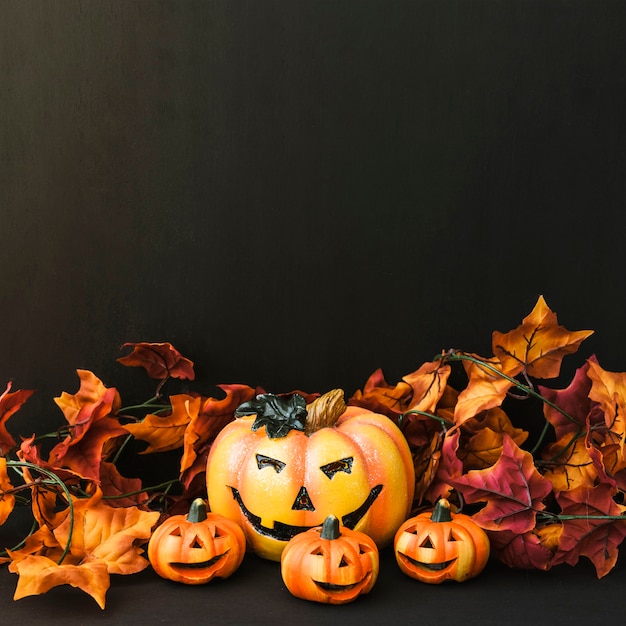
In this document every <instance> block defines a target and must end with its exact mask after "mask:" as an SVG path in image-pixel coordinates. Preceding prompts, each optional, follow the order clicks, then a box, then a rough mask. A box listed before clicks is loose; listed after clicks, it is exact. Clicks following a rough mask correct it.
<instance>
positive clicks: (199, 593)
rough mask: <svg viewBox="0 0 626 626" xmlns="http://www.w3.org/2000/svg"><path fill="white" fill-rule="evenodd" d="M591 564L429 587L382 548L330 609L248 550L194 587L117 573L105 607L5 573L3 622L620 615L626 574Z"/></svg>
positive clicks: (564, 620)
mask: <svg viewBox="0 0 626 626" xmlns="http://www.w3.org/2000/svg"><path fill="white" fill-rule="evenodd" d="M587 565H588V563H585V562H581V564H580V565H579V566H577V567H576V568H570V567H564V568H556V569H553V570H551V571H549V572H538V571H523V570H511V569H508V568H506V567H505V566H503V565H502V564H500V563H499V562H490V563H488V564H487V567H486V568H485V570H484V571H483V573H482V574H481V575H480V576H479V577H478V578H475V579H473V580H470V581H466V582H465V583H460V584H459V583H452V582H450V583H443V584H441V585H426V584H423V583H419V582H417V581H415V580H413V579H411V578H408V577H407V576H405V575H404V574H402V573H401V572H400V570H399V569H398V567H397V566H396V563H395V560H394V557H393V552H392V551H391V550H383V551H382V553H381V568H380V573H379V578H378V581H377V583H376V585H375V586H374V589H373V590H372V591H371V592H370V593H369V594H368V595H366V596H361V597H359V598H357V599H356V600H355V601H354V602H352V603H350V604H345V605H341V606H330V605H325V604H318V603H314V602H308V601H305V600H300V599H298V598H295V597H293V596H292V595H291V594H290V593H289V592H288V591H287V589H286V588H285V586H284V584H283V582H282V579H281V576H280V566H279V565H278V564H277V563H274V562H271V561H265V560H262V559H259V558H257V557H254V556H247V557H246V558H245V559H244V561H243V563H242V565H241V567H240V568H239V570H237V572H236V573H235V574H233V576H232V577H231V578H229V579H226V580H214V581H212V582H210V583H208V584H207V585H202V586H185V585H181V584H178V583H173V582H170V581H166V580H163V579H161V578H159V577H158V576H157V575H156V574H155V573H154V572H153V571H152V570H146V571H144V572H142V573H140V574H135V575H132V576H113V577H112V580H111V588H110V589H109V591H108V593H107V605H106V609H105V610H104V611H102V610H101V609H100V608H99V607H98V606H97V604H96V603H95V602H94V601H93V600H92V599H91V598H90V597H89V596H88V595H86V594H84V593H83V592H81V591H79V590H77V589H72V588H71V587H58V588H56V589H53V590H51V591H49V592H48V593H46V594H45V595H42V596H36V597H35V596H34V597H29V598H24V599H22V600H18V601H16V602H13V601H12V599H11V598H12V595H13V591H14V589H15V581H16V576H14V575H12V574H9V573H8V572H6V570H2V571H0V603H1V604H2V622H3V623H7V624H8V623H13V624H19V623H22V624H35V623H39V622H41V623H46V624H51V625H56V624H197V623H204V624H268V623H275V624H289V623H297V624H303V625H304V624H311V625H312V624H316V625H317V624H344V625H353V624H354V625H355V626H356V625H358V624H389V623H400V624H412V623H416V624H424V625H425V626H435V625H437V624H448V623H463V624H477V625H479V624H480V625H484V626H489V625H493V626H496V625H497V626H500V625H502V624H515V625H518V624H519V625H520V626H521V625H522V624H530V623H532V624H545V625H548V624H552V625H553V624H606V622H607V620H617V621H619V619H620V617H619V616H620V615H621V612H622V604H623V589H624V585H625V584H626V572H625V571H624V569H623V568H622V567H618V568H616V570H614V571H613V572H612V573H611V574H609V575H608V576H606V577H604V578H602V579H601V580H597V579H596V577H595V573H594V572H593V569H592V568H591V567H588V566H587Z"/></svg>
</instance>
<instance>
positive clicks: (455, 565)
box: [394, 498, 489, 584]
mask: <svg viewBox="0 0 626 626" xmlns="http://www.w3.org/2000/svg"><path fill="white" fill-rule="evenodd" d="M394 551H395V555H396V561H397V563H398V565H399V566H400V569H401V570H402V571H403V572H404V573H405V574H406V575H407V576H410V577H411V578H415V579H417V580H420V581H422V582H425V583H433V584H438V583H441V582H443V581H444V580H455V581H457V582H463V581H464V580H467V579H469V578H473V577H474V576H478V574H480V573H481V572H482V571H483V569H484V567H485V565H486V564H487V560H488V559H489V538H488V537H487V533H485V531H484V530H483V529H482V528H481V527H480V526H479V525H478V524H476V522H474V521H473V520H472V518H471V517H470V516H469V515H464V514H463V513H452V512H451V511H450V503H449V502H448V501H447V500H446V499H445V498H441V499H440V500H439V501H438V502H437V504H436V505H435V508H434V509H433V511H432V513H430V512H426V513H421V514H420V515H417V516H415V517H412V518H410V519H408V520H407V521H406V522H404V524H402V526H400V528H399V529H398V532H397V533H396V536H395V539H394Z"/></svg>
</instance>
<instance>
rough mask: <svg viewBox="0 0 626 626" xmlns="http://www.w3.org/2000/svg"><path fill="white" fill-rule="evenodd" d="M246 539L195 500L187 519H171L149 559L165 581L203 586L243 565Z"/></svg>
mask: <svg viewBox="0 0 626 626" xmlns="http://www.w3.org/2000/svg"><path fill="white" fill-rule="evenodd" d="M245 551H246V538H245V535H244V533H243V530H242V529H241V527H240V526H239V525H238V524H236V523H235V522H233V521H232V520H229V519H227V518H225V517H223V516H222V515H219V514H217V513H207V506H206V502H205V501H204V500H203V499H202V498H196V499H195V500H194V501H193V502H192V503H191V507H190V509H189V513H188V514H187V515H172V516H171V517H169V518H167V519H166V520H165V521H164V522H163V523H162V524H161V525H160V526H158V527H157V529H156V530H155V531H154V533H153V534H152V536H151V537H150V541H149V542H148V559H149V560H150V564H151V565H152V567H153V569H154V571H155V572H156V573H157V574H159V576H161V577H162V578H167V579H169V580H174V581H176V582H180V583H185V584H187V585H200V584H203V583H207V582H209V581H210V580H212V579H213V578H216V577H217V578H227V577H228V576H230V575H231V574H233V573H234V572H235V571H236V570H237V568H238V567H239V566H240V565H241V561H242V560H243V557H244V554H245Z"/></svg>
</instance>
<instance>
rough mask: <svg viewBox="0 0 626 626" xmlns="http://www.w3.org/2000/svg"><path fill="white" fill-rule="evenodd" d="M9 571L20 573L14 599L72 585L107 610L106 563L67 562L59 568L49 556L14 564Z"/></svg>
mask: <svg viewBox="0 0 626 626" xmlns="http://www.w3.org/2000/svg"><path fill="white" fill-rule="evenodd" d="M9 571H11V572H13V573H16V574H19V579H18V582H17V587H16V589H15V594H14V596H13V599H14V600H20V599H21V598H25V597H26V596H33V595H39V594H42V593H46V592H47V591H49V590H50V589H52V588H53V587H58V586H60V585H71V586H72V587H77V588H78V589H81V590H82V591H84V592H85V593H88V594H89V595H90V596H91V597H92V598H93V599H94V600H95V601H96V602H97V603H98V606H99V607H100V608H101V609H104V607H105V602H106V592H107V590H108V589H109V586H110V577H109V572H108V571H107V566H106V564H105V563H102V562H99V561H87V562H84V563H79V564H77V565H74V564H71V563H65V562H64V563H63V564H62V565H58V564H57V563H56V562H55V561H53V560H52V559H49V558H48V557H45V556H38V555H32V556H28V557H26V558H24V559H21V560H20V561H14V562H12V563H11V564H10V565H9Z"/></svg>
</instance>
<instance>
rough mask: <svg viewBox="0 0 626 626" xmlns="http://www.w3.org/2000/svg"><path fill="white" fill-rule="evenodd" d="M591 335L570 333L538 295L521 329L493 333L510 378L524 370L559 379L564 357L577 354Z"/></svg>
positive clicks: (577, 332) (498, 352)
mask: <svg viewBox="0 0 626 626" xmlns="http://www.w3.org/2000/svg"><path fill="white" fill-rule="evenodd" d="M591 334H593V331H591V330H579V331H575V332H571V331H569V330H567V329H565V328H564V327H563V326H559V324H558V321H557V316H556V313H553V312H552V311H551V310H550V309H549V308H548V305H547V304H546V302H545V300H544V299H543V296H539V299H538V300H537V303H536V304H535V307H534V308H533V310H532V311H531V313H530V314H529V315H528V316H526V317H525V318H524V319H523V320H522V324H521V326H518V327H517V328H516V329H515V330H512V331H509V332H508V333H501V332H498V331H495V332H494V333H493V336H492V347H493V354H494V356H496V357H497V358H498V359H499V360H500V363H501V364H502V368H503V370H504V371H505V372H507V373H509V374H510V375H513V374H519V373H520V372H522V371H525V372H526V373H527V374H528V375H529V376H532V377H534V378H556V377H557V376H558V375H559V372H560V369H561V362H562V360H563V357H564V356H565V355H567V354H572V353H573V352H576V351H577V350H578V348H579V346H580V344H581V343H582V342H583V341H584V340H585V339H586V338H587V337H589V336H590V335H591Z"/></svg>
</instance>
